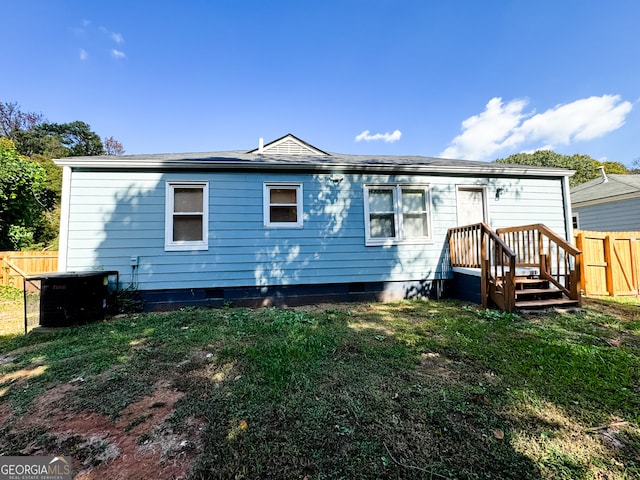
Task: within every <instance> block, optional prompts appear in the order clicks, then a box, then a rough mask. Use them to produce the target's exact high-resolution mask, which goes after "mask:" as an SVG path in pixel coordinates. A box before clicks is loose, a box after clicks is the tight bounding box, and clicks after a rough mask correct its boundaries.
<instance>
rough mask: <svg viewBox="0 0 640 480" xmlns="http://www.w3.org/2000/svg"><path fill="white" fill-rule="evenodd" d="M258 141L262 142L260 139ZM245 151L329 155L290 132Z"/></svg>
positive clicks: (271, 153) (270, 153) (272, 153)
mask: <svg viewBox="0 0 640 480" xmlns="http://www.w3.org/2000/svg"><path fill="white" fill-rule="evenodd" d="M260 143H261V144H262V139H260ZM247 153H260V154H269V155H317V156H329V154H328V153H327V152H323V151H322V150H320V149H319V148H316V147H314V146H313V145H311V144H310V143H307V142H305V141H304V140H300V139H299V138H298V137H296V136H295V135H292V134H290V133H288V134H286V135H285V136H284V137H280V138H278V139H277V140H274V141H272V142H269V143H267V144H266V145H264V146H262V145H261V146H260V147H258V148H256V149H255V150H251V151H249V152H247Z"/></svg>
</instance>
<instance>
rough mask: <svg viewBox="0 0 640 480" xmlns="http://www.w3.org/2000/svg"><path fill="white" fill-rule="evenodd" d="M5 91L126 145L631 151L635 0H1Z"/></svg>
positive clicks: (436, 152)
mask: <svg viewBox="0 0 640 480" xmlns="http://www.w3.org/2000/svg"><path fill="white" fill-rule="evenodd" d="M2 12H3V22H2V24H3V27H2V29H0V59H1V60H2V65H3V69H2V70H3V73H2V74H0V101H4V102H18V104H19V105H20V106H21V107H22V110H24V111H36V112H41V113H43V114H44V115H45V116H46V117H47V118H48V119H49V120H50V121H52V122H59V123H62V122H70V121H75V120H82V121H85V122H87V123H89V124H90V125H91V128H92V129H93V130H94V131H95V132H97V133H98V134H99V135H101V136H102V137H103V138H104V137H108V136H114V137H115V138H116V139H118V140H119V141H120V142H122V144H123V145H124V147H125V150H126V153H127V154H136V153H161V152H195V151H216V150H235V149H247V150H248V149H252V148H256V147H257V145H258V138H259V137H263V138H264V139H265V141H266V142H268V141H270V140H274V139H276V138H278V137H280V136H282V135H284V134H286V133H293V134H294V135H296V136H298V137H300V138H302V139H304V140H306V141H308V142H310V143H312V144H313V145H315V146H317V147H318V148H321V149H323V150H326V151H330V152H340V153H352V154H385V155H396V154H398V155H400V154H411V155H425V156H443V157H451V158H465V159H473V160H486V161H491V160H494V159H496V158H504V157H506V156H508V155H510V154H513V153H517V152H521V151H534V150H536V149H539V148H550V149H553V150H554V151H556V152H559V153H563V154H574V153H582V154H587V155H590V156H592V157H594V158H596V159H599V160H610V161H618V162H622V163H625V164H627V165H628V164H630V163H631V162H632V161H633V160H635V159H637V158H639V157H640V105H639V99H640V27H639V25H640V2H638V1H636V0H608V1H599V0H580V1H574V0H553V1H548V0H536V1H529V0H522V1H500V0H496V1H491V2H482V1H478V0H469V1H462V0H459V1H455V0H446V1H445V0H441V1H429V0H421V1H419V0H415V1H402V0H393V1H392V0H367V1H360V0H322V1H319V0H318V1H308V0H296V1H284V0H269V1H257V0H251V1H242V0H226V1H218V0H209V1H189V0H184V1H182V2H178V1H162V0H156V1H148V2H146V1H135V0H127V1H119V0H113V1H108V2H107V1H86V0H83V1H53V0H51V1H45V0H40V1H35V0H21V1H13V2H8V1H7V2H3V5H2Z"/></svg>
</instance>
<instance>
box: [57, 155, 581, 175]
mask: <svg viewBox="0 0 640 480" xmlns="http://www.w3.org/2000/svg"><path fill="white" fill-rule="evenodd" d="M54 162H55V164H56V165H59V166H62V167H71V168H72V169H73V168H89V169H97V170H103V169H109V170H112V169H124V170H140V169H142V170H153V169H160V170H201V171H207V170H232V169H241V170H298V171H300V170H303V171H318V172H326V171H344V172H349V171H352V172H362V171H369V172H371V171H377V172H389V173H394V172H397V173H411V172H421V173H440V174H442V173H450V174H457V175H460V174H467V175H469V174H471V175H474V174H476V175H477V174H480V175H499V176H527V177H528V176H532V177H533V176H536V177H570V176H571V175H573V174H574V173H575V172H574V171H573V170H565V169H556V168H536V167H533V168H504V167H498V166H496V164H487V166H486V167H485V166H482V167H476V168H473V169H470V168H469V167H468V166H456V165H446V166H444V165H426V164H417V165H406V164H404V165H390V164H376V163H367V164H360V165H358V164H350V163H340V162H319V163H313V164H309V163H296V162H277V163H275V162H274V163H264V162H255V163H254V162H250V161H213V162H212V161H202V160H147V161H139V160H138V161H131V160H130V159H122V160H121V159H119V158H118V157H115V158H109V159H105V160H103V159H99V158H96V159H95V160H93V159H92V160H89V161H88V160H87V157H82V158H80V157H78V158H74V157H66V158H61V159H54Z"/></svg>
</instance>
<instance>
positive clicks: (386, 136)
mask: <svg viewBox="0 0 640 480" xmlns="http://www.w3.org/2000/svg"><path fill="white" fill-rule="evenodd" d="M401 136H402V132H401V131H400V130H394V131H393V133H388V132H387V133H375V134H373V135H371V132H370V131H369V130H365V131H364V132H362V133H361V134H360V135H357V136H356V138H355V140H356V142H361V141H363V140H364V141H365V142H371V141H374V140H383V141H385V142H387V143H393V142H397V141H398V140H400V137H401Z"/></svg>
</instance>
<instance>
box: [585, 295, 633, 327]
mask: <svg viewBox="0 0 640 480" xmlns="http://www.w3.org/2000/svg"><path fill="white" fill-rule="evenodd" d="M584 305H585V306H587V307H592V308H594V309H596V310H597V311H598V312H599V313H601V314H604V315H607V316H609V317H613V318H616V319H618V320H621V321H626V322H629V321H638V320H640V306H638V305H625V304H623V303H613V302H608V301H606V300H599V299H597V298H591V297H590V298H585V299H584Z"/></svg>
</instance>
